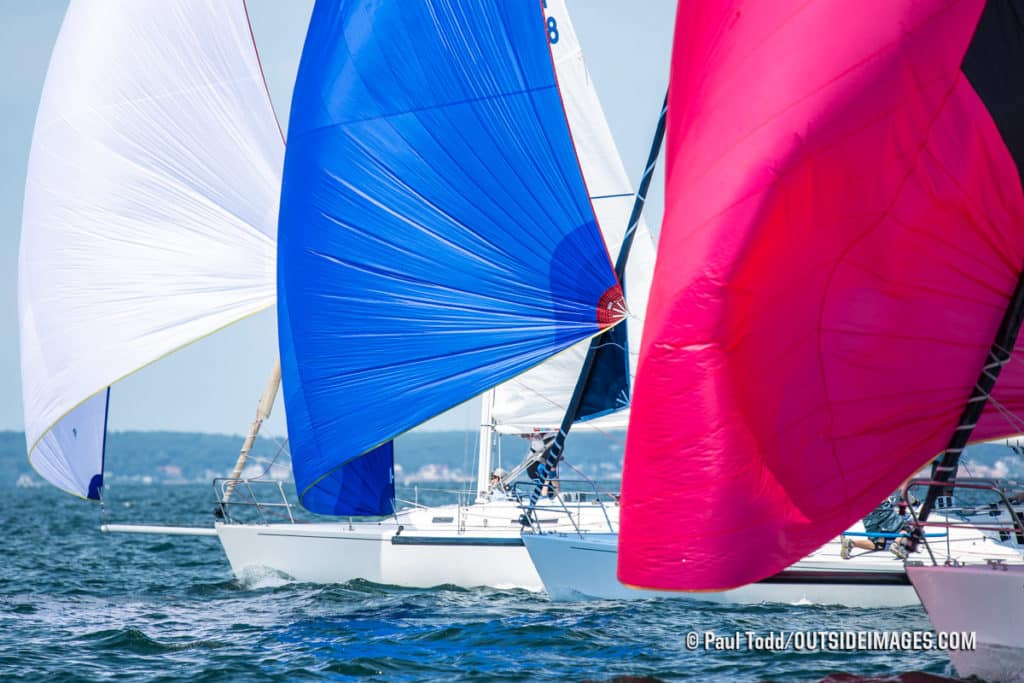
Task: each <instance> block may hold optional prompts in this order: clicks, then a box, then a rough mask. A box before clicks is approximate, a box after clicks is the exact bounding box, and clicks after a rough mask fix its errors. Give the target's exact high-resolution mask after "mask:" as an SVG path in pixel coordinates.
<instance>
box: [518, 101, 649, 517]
mask: <svg viewBox="0 0 1024 683" xmlns="http://www.w3.org/2000/svg"><path fill="white" fill-rule="evenodd" d="M667 110H668V94H667V93H666V94H665V100H664V102H663V103H662V105H661V113H660V114H659V115H658V126H657V128H656V129H655V131H654V139H653V140H652V141H651V150H650V152H649V153H648V155H647V165H646V166H645V167H644V174H643V177H642V178H641V179H640V186H639V187H638V188H637V191H636V199H635V200H634V202H633V211H632V213H631V214H630V216H629V226H628V227H627V228H626V233H625V235H623V238H622V248H621V249H620V250H619V256H618V258H617V259H616V260H615V275H616V277H618V279H619V282H625V276H626V263H627V261H628V260H629V251H630V249H631V248H632V246H633V237H634V236H635V235H636V229H637V225H639V223H640V216H641V215H642V214H643V210H644V204H645V203H646V202H647V190H648V189H649V188H650V186H651V179H652V177H653V176H654V167H655V165H656V164H657V161H658V154H659V153H660V152H661V143H662V141H663V140H664V138H665V114H666V112H667ZM606 334H608V332H604V333H602V334H599V335H597V336H596V337H594V338H593V339H591V340H590V346H589V347H588V348H587V355H586V358H584V359H583V367H582V368H581V369H580V376H579V379H578V380H577V381H576V388H575V389H574V390H573V394H572V398H571V399H570V401H569V406H568V407H567V408H566V411H565V416H564V417H563V418H562V424H561V425H560V426H559V428H558V433H557V434H556V435H555V441H554V443H552V444H551V448H549V449H548V451H547V453H545V454H544V458H543V460H542V461H541V463H540V467H538V469H537V471H538V474H539V479H538V481H537V482H536V483H535V485H534V487H533V490H532V491H531V492H530V504H529V506H528V507H527V510H526V513H525V514H524V515H523V518H522V521H523V522H524V523H529V520H530V518H531V517H532V515H533V510H534V508H535V507H536V505H537V500H538V499H539V498H540V494H541V490H542V489H543V488H544V484H545V481H546V480H547V475H548V473H549V472H551V471H553V470H554V469H555V467H556V466H557V465H558V462H559V460H561V459H562V451H563V450H564V449H565V439H566V437H567V436H568V435H569V430H570V429H572V424H573V422H575V421H576V417H577V415H579V409H580V405H581V404H582V402H583V396H584V394H585V393H586V391H585V390H586V387H587V384H588V383H589V380H590V373H591V371H592V370H593V367H594V359H595V358H596V356H597V350H598V349H599V348H600V347H601V345H602V344H603V343H604V340H605V335H606Z"/></svg>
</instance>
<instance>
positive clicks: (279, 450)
mask: <svg viewBox="0 0 1024 683" xmlns="http://www.w3.org/2000/svg"><path fill="white" fill-rule="evenodd" d="M287 443H288V439H285V440H284V441H282V442H279V443H278V448H277V453H275V454H274V458H273V459H272V460H271V461H270V464H269V465H267V466H266V468H264V470H263V471H262V472H260V473H259V475H258V476H256V477H253V479H262V478H263V477H265V476H267V473H268V472H270V470H271V468H273V467H274V463H276V462H277V459H278V458H279V457H281V453H283V452H284V447H285V445H286V444H287Z"/></svg>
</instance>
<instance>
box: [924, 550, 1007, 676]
mask: <svg viewBox="0 0 1024 683" xmlns="http://www.w3.org/2000/svg"><path fill="white" fill-rule="evenodd" d="M907 574H908V575H909V576H910V579H911V581H912V582H913V585H914V588H916V589H917V593H918V595H919V596H920V598H921V602H922V604H924V608H925V610H926V611H927V612H928V617H929V618H930V619H931V622H932V625H933V626H934V627H935V630H936V631H940V632H941V631H945V632H969V633H971V632H973V633H974V634H975V636H976V643H975V648H974V649H973V650H950V651H949V657H950V659H952V660H953V666H954V667H956V670H957V673H959V674H960V675H961V676H965V677H966V676H978V677H979V678H982V679H984V680H986V681H990V682H994V681H1000V683H1009V682H1011V681H1016V682H1021V681H1024V566H1021V565H1009V566H995V567H992V566H986V565H969V566H908V567H907Z"/></svg>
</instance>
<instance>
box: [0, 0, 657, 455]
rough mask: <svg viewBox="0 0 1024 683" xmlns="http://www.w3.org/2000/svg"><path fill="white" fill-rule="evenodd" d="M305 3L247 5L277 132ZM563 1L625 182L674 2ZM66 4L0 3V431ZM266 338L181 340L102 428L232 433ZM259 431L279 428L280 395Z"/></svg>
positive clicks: (120, 389)
mask: <svg viewBox="0 0 1024 683" xmlns="http://www.w3.org/2000/svg"><path fill="white" fill-rule="evenodd" d="M78 1H80V2H86V3H88V2H101V1H104V0H78ZM136 1H142V0H136ZM225 1H228V0H225ZM312 5H313V3H312V2H311V0H248V2H247V6H248V10H249V17H250V20H251V22H252V27H253V33H254V35H255V37H256V44H257V47H258V49H259V52H260V59H261V62H262V64H263V68H264V72H265V74H266V78H267V83H268V86H269V88H270V92H271V97H272V99H273V101H274V107H275V109H276V111H277V115H278V117H279V118H280V119H281V124H282V126H283V127H284V129H285V130H287V115H288V110H289V102H290V100H291V91H292V85H293V83H294V80H295V71H296V68H297V67H298V63H299V56H300V54H301V51H302V42H303V39H304V38H305V32H306V25H307V23H308V21H309V15H310V13H311V11H312ZM568 6H569V10H570V11H571V12H572V19H573V23H574V24H575V27H576V32H577V34H578V35H579V39H580V42H581V44H582V46H583V51H584V55H585V58H586V61H587V66H588V68H589V70H590V75H591V78H592V79H593V81H594V84H595V87H596V88H597V92H598V95H599V96H600V97H601V101H602V104H603V106H604V111H605V115H606V117H607V118H608V122H609V125H610V126H611V129H612V133H613V135H614V136H615V139H616V142H617V144H618V146H619V152H620V154H621V155H622V158H623V161H624V162H625V165H626V170H627V172H628V173H629V175H630V178H631V179H632V180H633V183H634V185H636V184H637V183H638V182H639V179H640V174H641V172H642V171H643V166H644V162H645V161H646V157H647V153H648V150H649V148H650V143H651V137H652V136H653V134H654V128H655V124H656V122H657V116H658V112H659V110H660V108H661V102H662V100H663V98H664V95H665V88H666V86H667V83H668V64H669V55H670V52H671V41H672V26H673V22H674V13H675V3H674V0H644V2H643V3H623V2H621V0H568ZM66 7H67V2H65V1H63V0H32V1H30V2H26V1H25V0H0V64H3V65H5V67H6V68H5V70H4V74H3V75H2V76H0V83H2V87H0V112H2V114H0V116H2V118H0V122H2V125H0V259H2V260H0V329H2V330H3V331H4V332H3V333H2V334H0V430H18V431H20V430H22V428H23V424H24V418H23V415H22V404H21V373H20V361H19V351H18V332H17V330H18V302H17V288H18V275H17V273H18V241H19V234H20V231H21V207H22V198H23V193H24V186H25V169H26V167H27V165H28V156H29V149H30V146H31V141H32V127H33V123H34V120H35V114H36V109H37V107H38V105H39V96H40V93H41V91H42V87H43V81H44V79H45V77H46V68H47V65H48V63H49V58H50V52H51V50H52V48H53V44H54V42H55V40H56V38H57V34H58V32H59V30H60V23H61V19H62V17H63V15H64V10H65V8H66ZM641 7H642V9H640V8H641ZM113 38H114V37H112V39H113ZM661 170H663V167H659V173H658V174H657V175H656V176H655V179H654V184H653V186H652V191H651V193H650V195H649V198H648V203H647V212H646V217H647V221H648V223H649V224H650V225H651V227H652V229H653V230H654V231H655V232H656V231H657V226H658V225H659V224H660V221H661V211H662V205H663V200H662V186H663V179H662V178H663V176H662V175H661V173H660V171H661ZM276 345H277V332H276V319H275V315H274V312H273V311H272V310H270V311H265V312H263V313H261V314H259V315H256V316H253V317H252V318H249V319H247V320H243V321H241V322H239V323H238V324H236V325H234V326H232V327H230V328H228V329H226V330H224V331H222V332H220V333H218V334H216V335H213V336H211V337H209V338H207V339H204V340H202V341H200V342H197V343H196V344H193V345H191V346H189V347H186V348H184V349H182V350H181V351H178V352H177V353H175V354H173V355H171V356H170V357H168V358H165V359H163V360H162V361H160V362H159V363H156V364H154V365H152V366H149V367H147V368H144V369H143V370H141V371H139V372H137V373H135V374H134V375H132V376H130V377H128V378H126V379H124V380H122V381H121V382H119V383H118V384H116V385H114V387H113V390H112V391H111V397H110V420H109V428H110V429H111V430H115V431H119V430H136V429H138V430H175V431H197V432H210V433H227V434H240V433H244V432H245V431H246V430H247V429H248V427H249V424H250V423H251V421H252V418H253V415H254V414H255V410H256V403H257V401H258V400H259V396H260V393H261V392H262V390H263V387H264V385H265V384H266V380H267V377H268V375H269V374H270V371H271V368H272V367H273V364H274V360H275V358H276V353H277V349H276ZM478 425H479V402H478V401H476V400H474V401H469V402H467V403H465V404H463V405H462V406H459V407H457V408H455V409H453V410H451V411H449V412H448V413H446V414H444V415H441V416H439V417H438V418H435V419H434V420H432V421H431V422H429V423H427V424H426V425H424V426H423V427H422V428H423V429H475V428H476V427H477V426H478ZM264 431H265V432H266V433H268V434H271V435H284V434H285V432H286V429H285V421H284V411H283V410H282V406H281V399H280V397H278V401H277V404H276V405H275V409H274V414H273V415H272V416H271V418H270V420H268V421H267V423H266V424H265V426H264Z"/></svg>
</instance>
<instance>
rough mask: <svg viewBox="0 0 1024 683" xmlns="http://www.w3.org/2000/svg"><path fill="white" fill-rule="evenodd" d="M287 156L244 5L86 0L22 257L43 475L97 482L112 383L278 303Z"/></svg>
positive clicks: (29, 192)
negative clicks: (277, 261) (280, 218)
mask: <svg viewBox="0 0 1024 683" xmlns="http://www.w3.org/2000/svg"><path fill="white" fill-rule="evenodd" d="M283 157H284V144H283V140H282V136H281V133H280V129H279V127H278V124H277V120H276V117H275V115H274V112H273V109H272V107H271V103H270V98H269V95H268V93H267V90H266V85H265V83H264V80H263V74H262V71H261V68H260V64H259V59H258V57H257V54H256V49H255V45H254V44H253V38H252V33H251V30H250V27H249V21H248V17H247V15H246V11H245V6H244V4H243V3H242V2H241V1H236V2H226V1H225V0H205V1H204V0H149V1H145V0H120V1H112V0H111V1H107V2H102V3H89V2H73V3H72V4H71V6H70V8H69V9H68V12H67V15H66V16H65V18H64V23H63V25H62V27H61V31H60V35H59V37H58V39H57V43H56V46H55V48H54V51H53V55H52V57H51V60H50V67H49V71H48V72H47V76H46V83H45V86H44V88H43V94H42V100H41V102H40V106H39V112H38V114H37V117H36V125H35V131H34V134H33V138H32V152H31V156H30V159H29V167H28V179H27V182H26V188H25V205H24V214H23V219H22V234H21V247H20V254H19V273H18V285H19V286H18V305H19V317H20V330H21V362H22V366H21V370H22V395H23V399H24V410H25V433H26V439H27V441H28V444H29V457H30V460H31V461H32V464H33V466H34V467H35V468H36V470H37V471H38V472H39V473H40V474H41V475H42V476H44V477H45V478H46V479H48V480H49V481H51V482H52V483H53V484H55V485H56V486H58V487H60V488H63V489H65V490H67V491H69V492H72V493H76V494H78V495H86V493H87V492H88V486H89V480H90V479H91V478H92V477H93V476H94V475H95V474H97V473H100V471H101V466H102V462H101V460H102V438H101V437H102V433H103V429H104V427H103V424H104V422H105V413H106V396H105V394H106V392H105V389H106V388H107V387H108V386H109V385H110V384H112V383H113V382H115V381H117V380H118V379H120V378H122V377H124V376H126V375H128V374H130V373H132V372H134V371H136V370H138V369H139V368H141V367H143V366H145V365H147V364H149V363H151V362H153V361H155V360H156V359H158V358H160V357H162V356H164V355H166V354H168V353H171V352H172V351H174V350H176V349H178V348H180V347H182V346H184V345H186V344H189V343H191V342H193V341H195V340H197V339H199V338H201V337H203V336H205V335H208V334H210V333H212V332H214V331H216V330H218V329H220V328H222V327H224V326H226V325H229V324H231V323H233V322H235V321H237V320H239V319H240V318H243V317H245V316H247V315H250V314H253V313H255V312H257V311H260V310H262V309H265V308H267V307H269V306H271V305H272V304H273V303H274V300H275V291H274V284H275V275H274V274H275V236H276V226H277V207H278V197H279V192H280V178H281V166H282V163H283ZM101 399H102V400H101ZM101 403H102V409H100V408H101ZM66 417H67V418H68V419H70V420H72V421H73V422H74V423H75V424H74V425H73V426H72V427H71V428H63V427H67V424H65V425H63V426H62V428H55V426H56V425H58V424H59V423H60V422H61V421H62V419H64V418H66Z"/></svg>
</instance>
